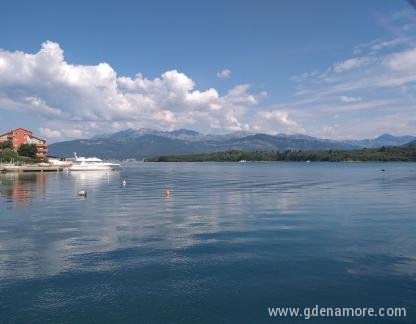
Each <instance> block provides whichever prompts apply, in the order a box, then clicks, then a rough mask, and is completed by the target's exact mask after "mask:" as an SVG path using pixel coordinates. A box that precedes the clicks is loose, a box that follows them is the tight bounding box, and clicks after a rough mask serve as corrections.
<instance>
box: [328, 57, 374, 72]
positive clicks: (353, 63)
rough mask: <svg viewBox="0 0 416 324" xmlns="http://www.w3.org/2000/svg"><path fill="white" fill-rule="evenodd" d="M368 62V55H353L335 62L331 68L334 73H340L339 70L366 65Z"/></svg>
mask: <svg viewBox="0 0 416 324" xmlns="http://www.w3.org/2000/svg"><path fill="white" fill-rule="evenodd" d="M369 62H370V59H369V58H368V57H353V58H350V59H348V60H345V61H342V62H338V63H335V64H334V65H333V70H334V71H335V72H336V73H340V72H344V71H348V70H351V69H356V68H359V67H362V66H364V65H367V64H368V63H369Z"/></svg>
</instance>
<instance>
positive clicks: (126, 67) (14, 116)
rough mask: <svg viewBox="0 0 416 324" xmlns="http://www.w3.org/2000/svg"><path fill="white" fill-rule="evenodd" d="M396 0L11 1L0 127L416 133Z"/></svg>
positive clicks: (411, 73) (0, 40)
mask: <svg viewBox="0 0 416 324" xmlns="http://www.w3.org/2000/svg"><path fill="white" fill-rule="evenodd" d="M415 99H416V10H415V8H414V7H412V6H411V5H410V3H409V2H407V1H400V0H397V1H393V0H391V1H378V0H360V1H358V0H351V1H332V0H314V1H308V0H290V1H289V0H287V1H284V0H280V1H274V0H255V1H254V0H253V1H248V0H240V1H231V0H222V1H220V0H213V1H202V0H201V1H199V0H198V1H195V0H193V1H192V0H178V1H159V0H152V1H150V0H149V1H147V0H145V1H126V0H119V1H93V0H90V1H79V0H75V1H46V0H39V1H29V0H27V1H21V0H13V1H11V0H2V3H1V10H0V132H1V133H3V132H6V131H7V130H9V129H13V128H17V127H24V128H28V129H31V130H32V131H33V132H34V133H35V135H37V136H39V137H43V138H46V139H47V140H48V141H49V142H56V141H61V140H67V139H75V138H89V137H91V136H94V135H96V134H103V133H113V132H116V131H119V130H123V129H127V128H152V129H160V130H173V129H180V128H186V129H192V130H196V131H199V132H202V133H209V134H222V133H229V132H235V131H247V132H255V133H269V134H277V133H287V134H307V135H311V136H317V137H324V138H333V139H341V138H345V139H352V138H371V137H376V136H378V135H380V134H383V133H391V134H394V135H404V134H410V135H416V100H415Z"/></svg>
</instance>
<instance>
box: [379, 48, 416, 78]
mask: <svg viewBox="0 0 416 324" xmlns="http://www.w3.org/2000/svg"><path fill="white" fill-rule="evenodd" d="M384 64H385V65H386V66H387V67H388V68H390V69H391V70H393V71H399V72H410V73H414V72H416V48H412V49H408V50H405V51H402V52H399V53H394V54H391V55H389V56H388V57H387V58H386V59H385V60H384Z"/></svg>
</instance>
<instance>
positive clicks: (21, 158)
mask: <svg viewBox="0 0 416 324" xmlns="http://www.w3.org/2000/svg"><path fill="white" fill-rule="evenodd" d="M36 153H37V148H36V145H35V144H22V145H20V146H19V148H18V149H17V152H16V151H15V150H13V145H12V142H11V141H4V142H1V143H0V159H1V161H2V162H39V159H38V158H37V157H36Z"/></svg>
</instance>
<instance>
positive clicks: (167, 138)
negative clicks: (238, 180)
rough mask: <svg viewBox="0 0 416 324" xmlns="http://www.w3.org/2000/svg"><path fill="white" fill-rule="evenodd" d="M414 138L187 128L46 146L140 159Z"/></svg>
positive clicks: (66, 152) (59, 151)
mask: <svg viewBox="0 0 416 324" xmlns="http://www.w3.org/2000/svg"><path fill="white" fill-rule="evenodd" d="M412 141H416V137H415V136H410V135H405V136H394V135H391V134H382V135H380V136H378V137H376V138H374V139H361V140H331V139H322V138H317V137H313V136H308V135H304V134H292V135H287V134H277V135H270V134H262V133H258V134H256V133H250V132H234V133H229V134H223V135H221V134H219V135H212V134H208V135H205V134H202V133H199V132H197V131H193V130H189V129H178V130H172V131H159V130H154V129H146V128H141V129H132V128H129V129H126V130H122V131H118V132H115V133H112V134H101V135H97V136H94V137H92V138H90V139H77V140H72V141H63V142H58V143H53V144H50V145H49V153H50V155H54V156H72V155H73V152H77V153H78V154H79V155H85V156H91V155H94V156H97V157H101V158H111V159H119V160H122V159H140V160H141V159H143V158H147V157H152V156H157V155H174V154H192V153H208V152H218V151H227V150H244V151H287V150H338V149H339V150H341V149H342V150H352V149H356V148H376V147H381V146H400V145H405V144H407V143H410V142H412Z"/></svg>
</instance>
